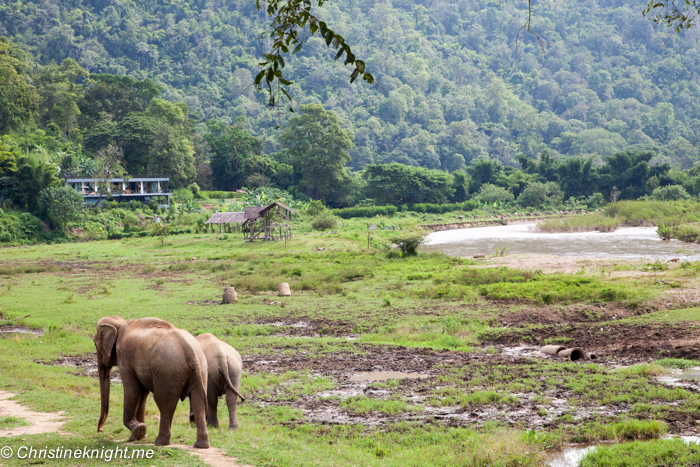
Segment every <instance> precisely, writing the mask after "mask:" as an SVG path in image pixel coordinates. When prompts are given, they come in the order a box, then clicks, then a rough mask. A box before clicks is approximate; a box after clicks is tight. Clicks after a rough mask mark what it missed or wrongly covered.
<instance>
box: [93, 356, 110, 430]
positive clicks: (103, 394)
mask: <svg viewBox="0 0 700 467" xmlns="http://www.w3.org/2000/svg"><path fill="white" fill-rule="evenodd" d="M98 372H99V378H100V421H99V423H98V424H97V432H98V433H100V432H101V431H102V426H103V425H104V424H105V421H106V420H107V414H109V386H110V375H111V373H112V368H111V367H106V366H104V365H99V369H98Z"/></svg>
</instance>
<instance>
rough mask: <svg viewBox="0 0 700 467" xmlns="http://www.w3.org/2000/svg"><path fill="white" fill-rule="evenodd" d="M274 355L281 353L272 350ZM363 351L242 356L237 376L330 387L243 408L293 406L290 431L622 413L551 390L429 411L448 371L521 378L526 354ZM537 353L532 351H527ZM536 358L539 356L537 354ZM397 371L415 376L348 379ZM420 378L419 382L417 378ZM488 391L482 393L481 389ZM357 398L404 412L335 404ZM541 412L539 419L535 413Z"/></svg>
mask: <svg viewBox="0 0 700 467" xmlns="http://www.w3.org/2000/svg"><path fill="white" fill-rule="evenodd" d="M280 350H281V349H280ZM358 350H361V351H362V352H363V353H349V352H337V353H331V354H327V355H323V356H311V355H305V354H302V353H300V354H298V355H292V356H288V355H283V354H282V353H281V352H272V353H270V354H262V355H249V356H246V357H244V371H246V372H250V373H255V372H258V371H264V372H271V373H277V374H281V373H284V372H286V371H299V372H300V373H302V374H304V372H305V371H306V370H308V371H309V374H310V375H312V376H324V377H330V378H332V379H333V380H334V381H335V383H336V388H335V389H333V390H330V391H324V392H320V393H317V394H301V395H299V396H298V397H297V398H295V399H294V400H293V401H288V400H285V395H284V389H283V388H281V389H280V391H279V392H277V391H275V390H273V391H271V392H268V391H265V392H264V393H260V394H256V393H250V394H248V398H249V401H250V403H252V404H256V405H259V406H262V407H265V406H279V405H291V406H293V407H298V408H301V409H302V410H303V412H304V416H305V421H302V420H298V421H292V422H288V423H285V425H288V426H296V425H300V424H303V423H307V422H313V423H318V424H322V425H336V424H361V425H364V426H368V427H372V426H383V425H387V424H392V423H395V422H399V421H420V422H422V423H438V424H440V425H443V426H471V427H474V426H483V425H484V424H486V423H487V422H494V421H495V422H498V423H502V424H505V425H510V426H516V425H517V426H521V427H527V428H529V429H541V428H543V427H548V426H550V425H552V423H554V420H555V419H556V418H557V417H559V416H560V415H562V414H564V413H568V414H571V415H573V416H574V417H576V418H577V419H579V420H583V421H585V420H587V419H591V418H596V417H601V416H602V417H614V416H617V415H620V414H622V413H624V412H626V411H627V408H626V407H599V406H597V404H594V405H592V406H590V407H587V406H586V405H585V404H578V405H577V406H576V407H575V408H573V407H572V406H571V404H569V402H568V401H569V400H570V399H574V398H576V397H577V396H576V395H575V394H573V393H571V392H570V391H567V390H564V389H563V388H562V387H552V388H550V389H548V390H547V391H546V394H544V393H539V392H537V393H535V392H532V393H525V394H513V396H515V397H516V398H517V401H516V402H508V403H491V404H486V405H481V406H476V407H462V406H459V405H457V406H444V407H436V406H431V391H432V390H433V389H436V388H438V387H440V385H441V382H440V379H439V378H438V377H439V376H441V375H446V374H448V373H449V371H450V369H452V368H455V367H457V368H463V367H468V365H469V364H470V363H475V362H480V363H483V364H486V365H487V367H488V368H491V369H492V370H491V371H499V372H507V373H508V374H509V375H510V376H512V378H513V379H518V378H524V377H525V376H524V375H525V374H524V372H523V368H524V365H532V364H533V362H532V357H534V354H533V352H522V353H521V352H517V351H516V352H501V353H471V354H467V353H462V352H453V351H447V350H445V351H440V350H432V349H426V348H405V347H390V346H372V345H359V346H358ZM530 350H535V351H536V350H537V349H530ZM539 357H540V358H546V357H543V356H539ZM384 371H386V372H389V371H391V372H401V373H404V374H406V373H408V374H420V375H421V378H406V379H401V380H400V381H399V383H398V384H394V385H389V386H387V385H377V384H374V383H373V382H368V381H356V380H355V379H357V378H353V376H355V375H358V374H360V373H364V372H384ZM423 376H427V378H423ZM485 389H486V390H488V388H485ZM358 396H365V397H367V398H370V399H375V400H389V399H390V400H398V401H403V402H406V403H407V404H408V405H407V407H406V408H405V409H403V410H399V411H397V413H382V412H381V411H374V412H370V413H357V412H355V411H353V410H352V409H348V408H347V407H346V406H344V405H343V401H345V400H347V399H349V398H356V397H358ZM541 396H548V397H549V400H550V402H549V403H547V404H544V405H543V403H542V402H541V400H540V399H541ZM543 408H544V409H546V416H542V415H541V414H540V412H541V409H543Z"/></svg>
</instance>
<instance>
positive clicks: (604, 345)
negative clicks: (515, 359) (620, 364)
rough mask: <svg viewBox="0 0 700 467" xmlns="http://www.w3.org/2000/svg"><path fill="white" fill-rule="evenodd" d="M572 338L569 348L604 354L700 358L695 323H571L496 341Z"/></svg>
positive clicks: (698, 329)
mask: <svg viewBox="0 0 700 467" xmlns="http://www.w3.org/2000/svg"><path fill="white" fill-rule="evenodd" d="M557 337H562V338H568V339H570V340H569V341H568V342H567V344H566V345H567V346H569V347H574V346H576V347H583V348H584V349H586V350H588V351H591V350H595V351H597V352H599V353H601V354H603V355H605V354H608V355H615V356H618V357H634V358H637V359H647V358H662V355H663V358H687V359H699V358H700V325H698V324H693V323H682V324H667V323H648V324H643V323H640V324H629V323H620V324H614V323H609V322H607V323H605V324H597V323H576V324H572V323H567V324H552V325H546V326H542V327H538V328H533V329H528V330H522V329H517V330H513V331H507V330H506V331H505V332H502V333H500V334H499V335H498V336H496V337H495V338H494V339H493V340H492V342H494V343H496V344H503V345H509V344H514V343H518V342H529V343H533V344H539V343H541V342H543V341H544V340H545V339H548V338H557Z"/></svg>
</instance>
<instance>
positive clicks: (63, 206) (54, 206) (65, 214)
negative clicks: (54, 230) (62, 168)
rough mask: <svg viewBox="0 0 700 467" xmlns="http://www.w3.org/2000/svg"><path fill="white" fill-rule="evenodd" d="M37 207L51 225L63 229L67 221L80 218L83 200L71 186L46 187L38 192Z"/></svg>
mask: <svg viewBox="0 0 700 467" xmlns="http://www.w3.org/2000/svg"><path fill="white" fill-rule="evenodd" d="M39 207H40V208H41V209H42V211H43V212H44V213H45V215H46V218H47V219H48V220H49V221H50V222H51V223H52V224H53V225H55V226H57V227H59V228H60V229H61V230H65V228H66V224H67V223H69V222H77V221H79V220H80V219H81V218H82V216H83V213H84V211H85V200H84V199H83V197H82V196H81V195H80V194H79V193H77V192H76V191H75V190H73V189H72V188H69V187H48V188H44V189H43V190H41V193H40V194H39Z"/></svg>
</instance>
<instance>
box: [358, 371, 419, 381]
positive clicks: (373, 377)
mask: <svg viewBox="0 0 700 467" xmlns="http://www.w3.org/2000/svg"><path fill="white" fill-rule="evenodd" d="M424 378H430V376H429V375H425V374H422V373H402V372H400V371H362V372H360V373H357V374H356V375H353V376H351V377H350V381H365V382H374V381H387V380H390V379H424Z"/></svg>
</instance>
